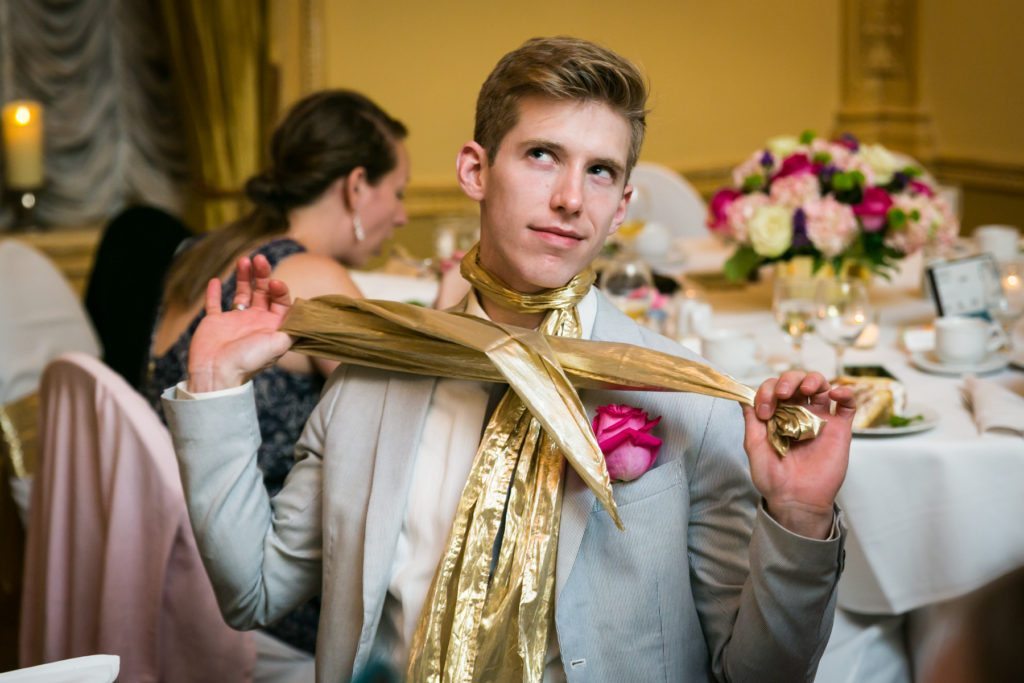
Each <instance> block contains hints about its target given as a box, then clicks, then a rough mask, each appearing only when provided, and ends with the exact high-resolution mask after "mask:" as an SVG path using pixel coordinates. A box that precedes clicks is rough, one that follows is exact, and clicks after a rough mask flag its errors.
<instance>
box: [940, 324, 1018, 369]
mask: <svg viewBox="0 0 1024 683" xmlns="http://www.w3.org/2000/svg"><path fill="white" fill-rule="evenodd" d="M1004 341H1005V338H1004V336H1003V332H1002V330H1000V329H999V327H998V326H996V325H993V324H992V323H989V322H986V321H984V320H981V319H980V318H964V317H956V316H951V317H948V318H937V319H936V320H935V355H936V356H938V357H939V360H940V361H942V362H943V363H946V364H947V365H969V364H971V363H977V362H978V361H981V360H983V359H984V358H985V357H986V356H987V355H989V354H990V353H992V352H993V351H995V350H997V349H998V348H999V347H1000V346H1002V345H1003V342H1004Z"/></svg>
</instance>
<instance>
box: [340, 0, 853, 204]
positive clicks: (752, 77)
mask: <svg viewBox="0 0 1024 683" xmlns="http://www.w3.org/2000/svg"><path fill="white" fill-rule="evenodd" d="M838 4H839V3H838V0H793V1H790V2H772V3H766V2H757V1H755V0H746V1H730V2H695V1H689V2H682V1H680V0H662V1H658V2H634V3H627V2H621V1H620V0H619V1H616V2H594V1H591V2H587V1H585V0H564V1H557V0H520V1H518V2H514V3H513V2H505V3H498V2H479V1H478V0H475V1H472V2H456V1H453V0H448V1H439V2H429V3H426V2H414V1H411V0H385V1H383V2H377V3H373V2H367V3H353V2H345V1H343V0H324V5H323V7H324V19H325V29H324V30H325V36H324V79H325V81H326V83H325V84H326V85H330V86H346V87H352V88H357V89H359V90H363V91H365V92H367V93H369V94H370V95H371V96H372V97H374V98H376V99H378V100H379V101H380V102H381V103H382V104H383V105H384V106H385V107H386V108H387V109H389V110H391V111H392V112H393V113H394V114H395V115H396V116H398V117H400V118H402V119H404V120H405V121H406V122H407V123H408V124H409V127H410V128H411V130H412V136H411V139H410V141H409V147H410V151H411V153H412V163H413V176H414V179H415V180H416V181H417V182H421V183H427V184H434V183H451V182H453V163H454V159H455V153H456V151H457V150H458V148H459V146H460V145H461V144H462V143H463V142H464V141H465V140H467V139H468V138H469V137H470V136H471V135H472V126H473V107H474V102H475V99H476V94H477V90H478V89H479V87H480V84H481V82H482V81H483V79H484V77H485V76H486V75H487V73H488V72H489V71H490V70H491V68H492V67H493V66H494V63H495V62H496V61H497V60H498V58H499V57H500V56H501V55H502V54H504V53H505V52H507V51H508V50H510V49H512V48H514V47H516V46H517V45H519V44H520V43H521V42H522V41H523V40H525V39H527V38H529V37H531V36H535V35H553V34H560V33H567V34H572V35H576V36H580V37H584V38H589V39H592V40H595V41H598V42H601V43H603V44H605V45H607V46H609V47H611V48H613V49H615V50H617V51H619V52H621V53H622V54H624V55H626V56H627V57H629V58H631V59H633V60H634V61H636V62H637V63H639V64H640V65H641V66H642V67H643V69H644V70H645V72H646V73H647V75H648V76H649V78H650V80H651V84H652V93H653V97H652V105H653V109H654V111H653V113H652V115H651V117H650V122H649V135H648V140H647V144H646V145H645V149H644V153H643V157H644V158H645V159H649V160H654V161H660V162H664V163H668V164H671V165H673V166H675V167H678V168H684V169H685V168H705V167H707V166H709V165H711V166H715V165H731V164H734V163H736V162H737V161H739V159H740V158H741V157H743V156H745V155H746V154H748V153H749V152H750V151H751V150H752V149H753V148H754V147H755V146H756V145H759V144H761V143H762V142H763V140H764V139H765V138H766V137H768V136H770V135H776V134H779V133H783V132H799V131H800V129H801V128H803V127H814V128H816V129H818V130H821V131H823V132H824V131H827V130H828V128H829V126H830V123H831V117H832V115H833V113H834V110H835V107H836V105H837V98H838V79H839V67H838V57H839V46H838V38H839V23H838V22H839V18H838Z"/></svg>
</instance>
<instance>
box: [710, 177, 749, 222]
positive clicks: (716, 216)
mask: <svg viewBox="0 0 1024 683" xmlns="http://www.w3.org/2000/svg"><path fill="white" fill-rule="evenodd" d="M742 196H743V193H742V192H740V191H739V190H733V189H731V188H728V187H727V188H725V189H722V190H719V191H718V192H716V193H715V196H714V197H712V198H711V206H710V207H708V227H709V228H711V229H712V230H714V231H715V232H725V233H728V232H729V218H728V216H727V215H726V213H725V212H726V210H727V209H728V208H729V205H730V204H732V203H733V202H734V201H735V200H736V198H737V197H742Z"/></svg>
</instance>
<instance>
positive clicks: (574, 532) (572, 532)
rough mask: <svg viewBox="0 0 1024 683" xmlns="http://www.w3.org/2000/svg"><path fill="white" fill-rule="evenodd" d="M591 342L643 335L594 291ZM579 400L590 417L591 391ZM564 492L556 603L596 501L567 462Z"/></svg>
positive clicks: (635, 338) (634, 341)
mask: <svg viewBox="0 0 1024 683" xmlns="http://www.w3.org/2000/svg"><path fill="white" fill-rule="evenodd" d="M590 338H591V339H593V340H594V341H620V342H627V343H630V344H636V345H642V344H643V337H641V336H640V330H639V328H638V327H637V325H636V323H634V322H633V321H632V320H630V319H629V318H628V317H626V316H625V315H624V314H623V313H621V312H620V311H619V310H618V309H617V308H615V306H614V305H613V304H612V303H611V302H610V301H608V299H606V298H605V297H604V295H603V294H601V293H600V292H597V317H596V318H595V319H594V330H593V332H592V333H591V336H590ZM580 399H581V400H582V401H583V407H584V408H585V409H586V411H587V416H588V417H591V416H593V415H594V413H595V412H596V410H597V405H596V399H595V398H594V397H593V396H592V394H591V393H590V392H586V391H584V392H580ZM563 481H564V484H563V486H564V492H563V495H562V521H561V524H560V526H559V528H558V559H557V561H556V565H555V605H556V609H557V604H558V596H559V595H561V593H562V589H563V588H564V587H565V584H566V582H567V581H568V580H569V574H571V573H572V568H573V565H574V564H575V563H576V557H577V556H578V555H579V552H580V544H581V543H582V542H583V533H584V532H585V531H586V529H587V520H588V519H590V513H591V511H592V510H593V509H594V503H595V501H596V500H597V499H596V497H595V496H594V493H593V491H591V490H590V489H588V488H587V486H586V484H584V483H583V480H582V479H580V477H579V475H578V474H576V472H575V470H573V469H572V467H570V466H569V465H568V464H566V465H565V476H564V477H563Z"/></svg>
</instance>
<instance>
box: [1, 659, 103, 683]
mask: <svg viewBox="0 0 1024 683" xmlns="http://www.w3.org/2000/svg"><path fill="white" fill-rule="evenodd" d="M120 669H121V658H120V657H118V656H117V655H89V656H88V657H75V658H74V659H62V660H61V661H59V662H50V663H49V664H40V665H39V666H30V667H28V668H27V669H18V670H17V671H10V672H8V673H5V674H0V683H114V681H116V680H117V673H118V671H119V670H120Z"/></svg>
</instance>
